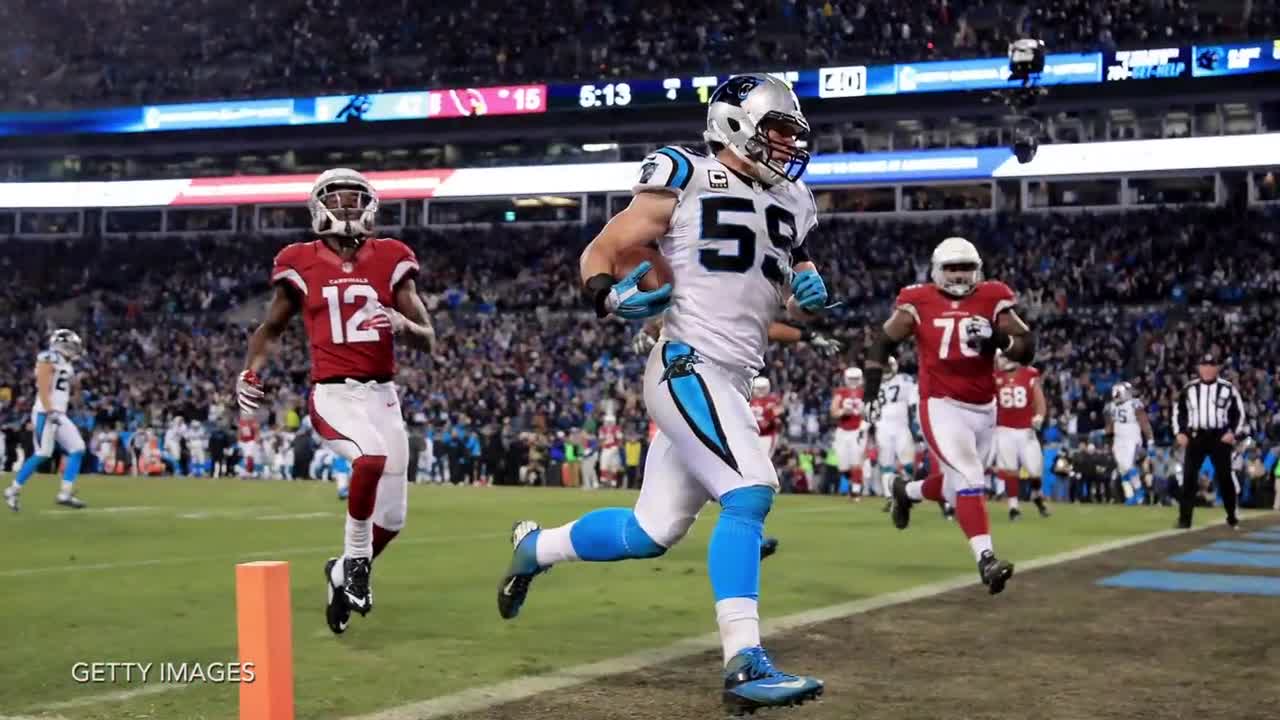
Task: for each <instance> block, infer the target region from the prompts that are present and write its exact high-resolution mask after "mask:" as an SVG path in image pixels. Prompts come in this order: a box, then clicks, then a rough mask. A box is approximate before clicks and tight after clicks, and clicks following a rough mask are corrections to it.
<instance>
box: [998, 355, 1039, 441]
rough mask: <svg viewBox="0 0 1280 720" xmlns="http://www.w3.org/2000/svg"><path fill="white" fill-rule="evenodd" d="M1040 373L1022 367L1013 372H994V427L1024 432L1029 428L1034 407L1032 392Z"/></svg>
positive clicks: (1033, 414)
mask: <svg viewBox="0 0 1280 720" xmlns="http://www.w3.org/2000/svg"><path fill="white" fill-rule="evenodd" d="M1039 382H1040V371H1039V370H1037V369H1035V368H1033V367H1027V366H1025V365H1024V366H1022V367H1019V368H1018V369H1017V370H1014V371H1013V372H1001V371H997V372H996V425H997V426H999V427H1007V428H1017V429H1019V430H1025V429H1027V428H1029V427H1031V418H1033V417H1035V414H1036V407H1035V403H1034V402H1033V401H1032V399H1033V398H1034V397H1035V395H1034V393H1033V392H1032V391H1033V389H1034V388H1035V386H1036V383H1039Z"/></svg>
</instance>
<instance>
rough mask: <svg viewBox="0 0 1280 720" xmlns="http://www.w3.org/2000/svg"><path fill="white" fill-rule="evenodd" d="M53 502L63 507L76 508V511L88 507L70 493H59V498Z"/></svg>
mask: <svg viewBox="0 0 1280 720" xmlns="http://www.w3.org/2000/svg"><path fill="white" fill-rule="evenodd" d="M53 502H54V503H56V504H58V505H61V506H63V507H69V508H75V509H76V510H83V509H84V508H85V507H87V506H86V505H85V504H84V501H83V500H81V499H80V498H78V497H76V496H75V495H72V494H69V493H68V494H66V495H63V494H61V493H59V494H58V497H56V498H54V500H53Z"/></svg>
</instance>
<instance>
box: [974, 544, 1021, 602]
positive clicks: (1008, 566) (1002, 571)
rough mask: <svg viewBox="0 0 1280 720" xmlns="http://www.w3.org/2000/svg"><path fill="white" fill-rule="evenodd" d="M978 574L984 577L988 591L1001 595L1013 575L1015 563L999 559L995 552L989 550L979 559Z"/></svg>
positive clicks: (983, 580)
mask: <svg viewBox="0 0 1280 720" xmlns="http://www.w3.org/2000/svg"><path fill="white" fill-rule="evenodd" d="M978 576H979V577H981V578H982V584H983V585H986V586H987V591H988V592H990V593H991V594H992V595H999V594H1000V591H1002V590H1004V585H1005V583H1007V582H1009V578H1011V577H1013V563H1011V562H1005V561H1004V560H997V559H996V556H995V553H993V552H991V551H990V550H987V551H986V552H984V553H982V559H981V560H979V561H978Z"/></svg>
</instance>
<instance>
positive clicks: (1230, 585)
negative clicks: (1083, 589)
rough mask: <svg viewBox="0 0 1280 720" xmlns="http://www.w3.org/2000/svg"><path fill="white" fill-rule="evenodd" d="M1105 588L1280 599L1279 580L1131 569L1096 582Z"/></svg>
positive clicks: (1248, 576) (1251, 576)
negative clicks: (1264, 596)
mask: <svg viewBox="0 0 1280 720" xmlns="http://www.w3.org/2000/svg"><path fill="white" fill-rule="evenodd" d="M1098 584H1099V585H1104V586H1107V587H1123V588H1137V589H1139V590H1164V591H1167V592H1212V593H1235V594H1239V595H1274V596H1280V578H1273V577H1260V576H1256V575H1212V574H1208V573H1184V572H1169V571H1166V570H1130V571H1129V572H1125V573H1120V574H1119V575H1113V576H1112V577H1109V578H1104V579H1102V580H1099V581H1098Z"/></svg>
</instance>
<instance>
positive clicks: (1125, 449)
mask: <svg viewBox="0 0 1280 720" xmlns="http://www.w3.org/2000/svg"><path fill="white" fill-rule="evenodd" d="M1107 435H1110V436H1111V455H1112V457H1114V458H1115V459H1116V473H1117V474H1119V475H1120V487H1121V488H1123V489H1124V498H1125V501H1126V502H1136V501H1137V499H1138V498H1137V491H1138V489H1139V488H1140V487H1142V478H1141V474H1140V473H1139V472H1138V468H1137V466H1136V464H1135V463H1136V461H1137V459H1138V451H1139V449H1140V448H1142V446H1143V443H1144V442H1145V443H1146V444H1148V445H1149V444H1150V443H1151V438H1152V432H1151V420H1150V418H1148V417H1147V410H1146V408H1144V407H1143V406H1142V401H1141V400H1139V399H1138V398H1136V397H1134V393H1133V386H1132V385H1130V384H1129V383H1127V382H1118V383H1116V384H1115V385H1113V386H1112V387H1111V403H1110V404H1109V405H1107Z"/></svg>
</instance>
